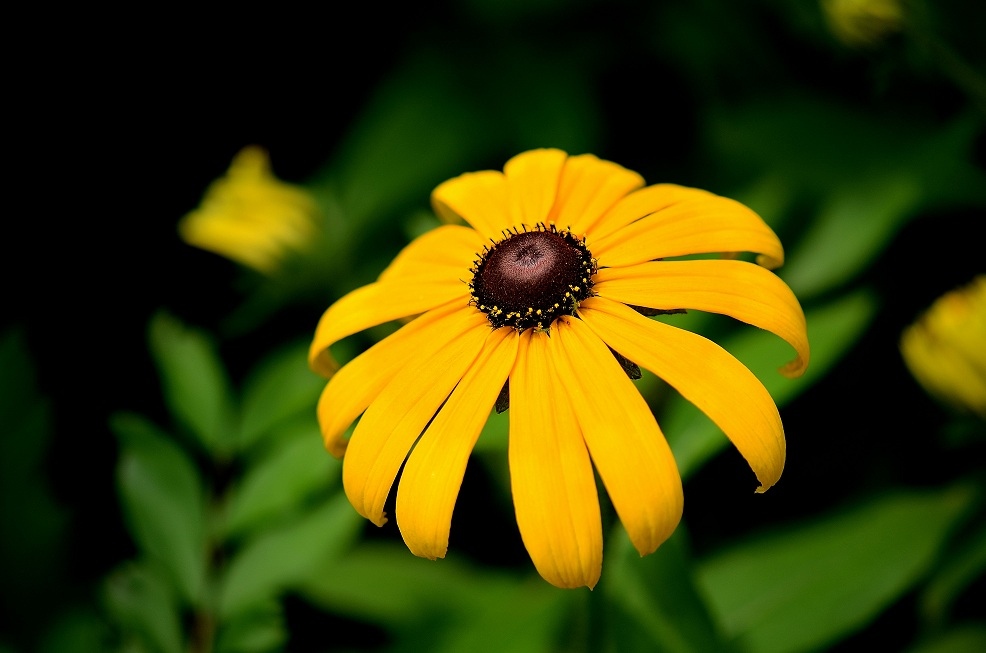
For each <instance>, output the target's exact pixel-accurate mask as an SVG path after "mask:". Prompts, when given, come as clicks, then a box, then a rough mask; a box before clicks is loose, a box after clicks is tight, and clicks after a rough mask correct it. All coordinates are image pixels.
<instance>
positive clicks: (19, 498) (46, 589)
mask: <svg viewBox="0 0 986 653" xmlns="http://www.w3.org/2000/svg"><path fill="white" fill-rule="evenodd" d="M27 344H28V343H27V338H26V337H25V335H24V333H23V332H22V331H21V330H19V329H15V330H11V331H7V332H5V333H0V497H3V500H0V533H2V534H3V535H2V536H0V577H2V578H3V587H4V590H5V592H6V594H7V596H16V597H17V600H16V601H11V602H9V603H7V604H6V605H5V614H6V616H7V617H8V618H9V619H10V620H11V622H13V623H16V624H17V627H16V629H17V630H20V629H22V628H23V629H26V630H30V629H32V628H37V627H39V626H41V625H42V624H41V623H39V622H38V621H37V618H38V615H39V613H40V612H41V611H45V612H50V611H51V609H52V593H54V592H57V591H58V590H59V589H60V587H61V585H62V583H63V578H62V576H63V574H64V572H65V560H66V552H67V549H66V547H67V545H68V542H67V538H66V537H65V533H66V527H67V521H68V520H67V515H66V513H65V511H64V509H63V508H62V507H61V506H59V505H58V503H57V502H56V501H55V499H54V497H53V495H52V493H51V490H50V488H49V486H48V474H47V470H46V464H45V463H46V460H45V459H46V456H47V455H48V450H49V447H50V445H51V435H52V410H51V403H50V402H49V400H48V398H47V397H44V396H42V395H41V393H40V391H39V389H38V387H37V382H36V379H35V369H34V362H33V361H32V360H31V356H30V353H29V350H28V346H27ZM11 630H14V629H11Z"/></svg>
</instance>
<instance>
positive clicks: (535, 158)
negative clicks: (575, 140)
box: [501, 149, 568, 228]
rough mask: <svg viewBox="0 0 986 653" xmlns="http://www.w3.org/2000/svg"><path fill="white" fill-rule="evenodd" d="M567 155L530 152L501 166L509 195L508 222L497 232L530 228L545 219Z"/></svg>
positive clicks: (552, 152) (543, 150)
mask: <svg viewBox="0 0 986 653" xmlns="http://www.w3.org/2000/svg"><path fill="white" fill-rule="evenodd" d="M567 157H568V155H567V154H565V153H564V152H562V151H561V150H554V149H541V150H530V151H528V152H524V153H522V154H518V155H517V156H515V157H513V158H512V159H510V160H509V161H507V163H506V165H504V166H503V174H504V175H506V177H507V185H508V188H509V195H510V205H509V209H510V213H509V216H508V217H509V221H508V222H506V223H504V224H503V226H502V227H501V228H507V227H514V226H519V225H521V224H526V225H534V224H537V223H538V222H544V221H545V220H547V219H548V214H549V213H550V212H551V207H552V206H553V205H554V203H555V198H556V196H557V194H558V179H559V177H561V170H562V167H563V166H564V165H565V159H566V158H567Z"/></svg>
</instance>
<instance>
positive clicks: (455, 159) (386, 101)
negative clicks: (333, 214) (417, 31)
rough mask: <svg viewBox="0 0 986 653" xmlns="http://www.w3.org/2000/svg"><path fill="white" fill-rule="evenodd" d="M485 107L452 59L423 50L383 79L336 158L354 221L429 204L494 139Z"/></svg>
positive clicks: (339, 179)
mask: <svg viewBox="0 0 986 653" xmlns="http://www.w3.org/2000/svg"><path fill="white" fill-rule="evenodd" d="M481 109H482V107H480V106H477V105H475V104H473V103H472V101H471V100H470V98H469V96H468V94H466V93H464V92H463V91H462V89H461V88H460V84H459V83H458V81H457V80H456V71H455V70H454V65H453V64H452V62H450V61H448V60H447V59H446V58H444V57H441V56H438V55H437V54H434V53H423V52H421V51H419V54H417V55H415V56H414V57H411V58H410V59H409V60H407V61H406V62H405V65H403V66H401V67H400V68H399V69H398V70H397V71H396V72H395V73H394V75H393V76H392V77H391V78H390V79H388V80H385V81H384V83H383V84H381V85H380V87H379V90H378V92H377V93H376V94H375V96H374V97H373V98H372V99H371V101H370V103H369V105H368V106H367V107H365V108H364V110H363V111H362V113H361V115H360V117H359V119H358V120H357V121H356V123H355V124H354V125H353V127H352V129H351V130H350V132H349V135H348V138H347V139H346V141H345V142H344V143H343V144H342V146H341V148H340V151H339V155H338V156H337V157H336V159H335V160H334V161H333V164H332V167H331V173H330V174H331V175H332V177H333V178H334V179H335V180H336V182H337V184H338V187H339V189H340V204H341V205H342V207H343V209H344V211H345V213H346V214H347V215H348V217H349V219H350V221H351V224H353V225H357V226H358V227H359V228H365V227H366V226H368V225H369V224H372V223H373V222H377V221H379V220H381V219H382V218H383V217H384V216H386V215H388V214H389V213H390V212H392V211H394V210H395V209H397V208H399V207H400V206H402V205H405V204H410V203H413V204H415V205H421V204H425V203H427V198H428V194H429V193H430V192H431V190H432V189H433V188H434V187H435V186H437V185H438V184H439V183H441V182H443V181H445V180H446V179H448V178H450V177H452V176H455V175H457V174H460V173H462V172H463V170H465V169H466V168H465V167H464V166H465V165H466V162H467V161H468V160H470V158H471V157H475V156H476V153H477V151H481V150H482V149H487V148H488V147H489V144H491V143H492V142H494V137H492V136H491V135H490V133H489V125H484V121H483V120H482V113H481ZM483 144H485V146H483Z"/></svg>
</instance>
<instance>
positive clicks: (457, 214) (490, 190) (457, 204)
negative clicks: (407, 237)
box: [431, 170, 510, 242]
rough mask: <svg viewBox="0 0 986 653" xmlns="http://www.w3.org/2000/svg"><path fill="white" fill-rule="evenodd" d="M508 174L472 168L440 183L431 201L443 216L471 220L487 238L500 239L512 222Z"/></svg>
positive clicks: (450, 219) (447, 220) (444, 218)
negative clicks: (475, 170) (510, 219)
mask: <svg viewBox="0 0 986 653" xmlns="http://www.w3.org/2000/svg"><path fill="white" fill-rule="evenodd" d="M507 186H508V184H507V178H506V177H505V176H504V175H503V173H502V172H499V171H496V170H483V171H481V172H468V173H466V174H464V175H459V176H458V177H455V178H453V179H449V180H448V181H446V182H443V183H441V184H439V186H438V187H437V188H436V189H435V190H433V191H432V193H431V205H432V207H433V208H434V209H435V213H436V214H437V215H438V217H439V218H441V219H442V220H444V221H446V222H450V223H455V222H457V221H458V220H460V219H462V220H465V221H466V222H468V223H469V224H470V225H472V227H473V228H474V229H475V230H476V231H478V232H479V233H480V235H481V236H482V237H483V240H484V242H485V240H486V239H500V238H502V237H503V234H502V233H501V232H502V230H504V229H506V228H507V227H509V226H510V222H509V217H508V216H509V215H510V208H509V206H510V200H509V192H508V190H507Z"/></svg>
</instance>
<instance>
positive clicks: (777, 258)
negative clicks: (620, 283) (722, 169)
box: [586, 188, 784, 269]
mask: <svg viewBox="0 0 986 653" xmlns="http://www.w3.org/2000/svg"><path fill="white" fill-rule="evenodd" d="M644 190H647V189H644ZM644 190H641V191H637V193H632V194H631V195H628V196H627V198H626V199H625V200H624V202H626V203H627V204H628V205H631V204H634V203H636V201H637V200H636V199H631V198H634V196H635V195H638V194H641V193H643V192H644ZM675 192H676V193H678V199H677V201H674V202H673V203H671V204H669V205H667V206H664V207H661V208H658V209H656V210H655V211H653V212H651V213H649V214H647V215H646V217H641V219H639V220H637V221H636V222H632V223H629V224H627V225H625V226H623V227H622V228H618V229H616V230H615V231H612V232H610V233H608V234H607V235H604V236H601V237H600V236H599V235H597V234H590V236H591V238H590V239H589V240H587V242H586V245H587V246H588V247H589V249H590V251H592V254H593V256H595V257H596V258H597V259H599V265H600V267H617V266H622V265H634V264H637V263H644V262H645V261H653V260H655V259H659V258H666V257H671V256H685V255H688V254H715V253H727V252H728V253H731V252H753V253H756V254H759V255H760V256H759V257H758V259H757V262H758V263H760V264H761V265H763V266H764V267H767V268H771V269H773V268H776V267H778V266H779V265H781V264H782V263H783V262H784V248H783V247H781V241H780V240H778V239H777V236H776V235H775V234H774V232H773V231H771V229H770V227H768V226H767V223H766V222H764V221H763V219H762V218H761V217H760V216H758V215H757V214H756V213H754V212H753V211H752V210H750V209H748V208H747V207H745V206H743V205H742V204H740V203H739V202H736V201H734V200H731V199H727V198H725V197H720V196H718V195H713V194H712V193H707V192H705V191H697V190H696V191H693V192H692V193H686V192H684V189H680V188H679V189H677V190H675ZM655 195H656V196H657V197H662V196H661V194H660V193H655ZM621 204H623V203H621ZM655 206H660V202H655ZM640 208H641V209H642V208H643V205H642V206H641V207H640ZM616 212H619V213H621V214H622V215H624V216H629V215H632V213H625V209H624V208H622V207H621V205H617V206H616V207H614V209H613V212H612V213H616ZM603 222H604V223H607V222H612V223H613V224H615V223H616V222H618V221H616V220H615V219H614V218H612V217H610V216H607V218H604V220H603Z"/></svg>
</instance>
